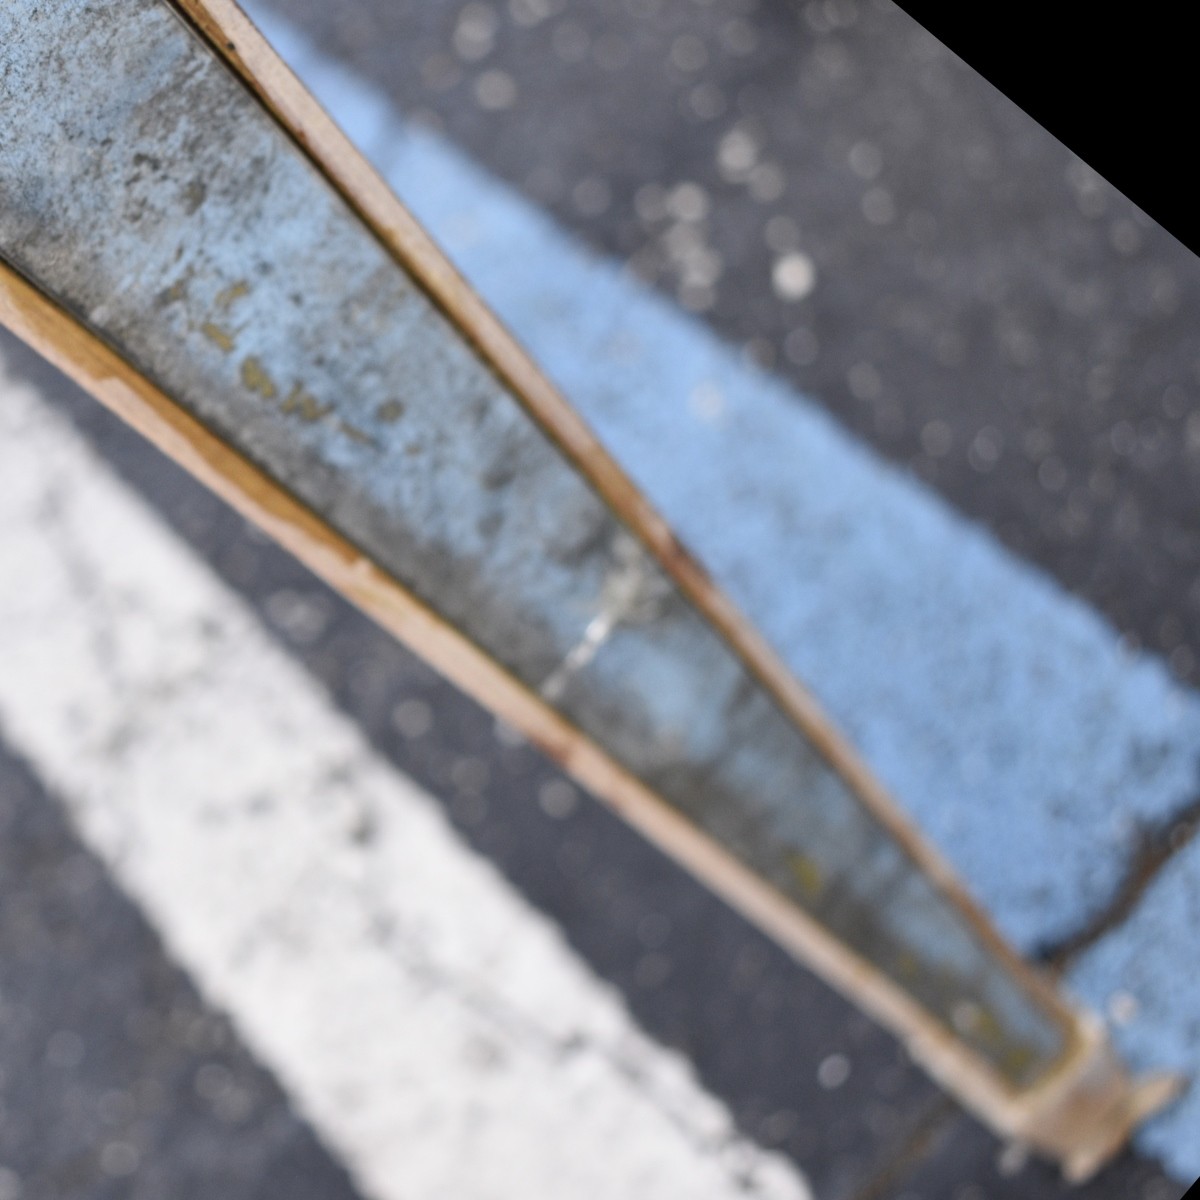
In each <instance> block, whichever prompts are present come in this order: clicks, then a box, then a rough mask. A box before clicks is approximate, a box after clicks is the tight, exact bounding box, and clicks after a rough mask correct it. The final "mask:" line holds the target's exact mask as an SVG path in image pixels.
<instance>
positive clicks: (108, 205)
mask: <svg viewBox="0 0 1200 1200" xmlns="http://www.w3.org/2000/svg"><path fill="white" fill-rule="evenodd" d="M0 113H3V123H2V124H0V258H3V259H4V260H6V261H7V262H8V263H9V264H11V265H12V266H13V267H15V268H16V270H17V271H19V272H20V273H21V274H22V275H24V276H25V277H26V278H27V279H28V280H30V281H32V282H33V283H34V284H35V285H36V287H37V288H39V289H41V290H42V291H43V292H45V293H47V294H48V295H49V296H51V297H52V298H53V299H54V300H55V301H57V303H58V304H59V305H61V306H62V307H63V308H64V309H66V310H67V311H68V312H69V313H70V314H73V315H74V316H75V317H76V318H77V319H78V320H79V321H80V322H81V323H83V324H84V325H86V326H87V327H88V328H89V329H90V330H92V331H93V332H94V333H95V334H97V335H98V336H99V337H100V338H102V339H103V340H104V341H105V342H106V343H107V344H108V345H109V346H110V347H112V348H113V349H114V350H115V351H116V352H117V353H118V354H119V355H120V356H121V357H122V358H123V359H125V360H126V361H127V362H128V363H130V364H131V365H132V366H133V367H134V368H136V370H137V371H138V372H140V373H141V374H143V375H144V376H146V377H147V378H148V379H150V380H152V381H153V382H154V383H155V384H156V385H157V386H158V387H159V388H160V389H161V390H162V391H163V392H164V393H166V395H167V396H169V397H171V398H172V399H173V400H174V401H175V402H176V403H177V404H178V405H180V406H181V407H182V408H184V409H185V410H186V411H187V412H188V413H190V414H192V415H193V416H194V417H196V418H198V420H199V421H200V422H201V423H202V424H203V425H204V426H206V427H208V428H209V429H211V430H213V431H215V432H216V433H217V434H219V435H220V437H221V438H223V439H224V440H225V441H226V442H227V443H228V444H229V445H231V446H232V447H234V448H235V449H236V450H237V451H239V452H240V453H241V454H242V455H244V456H245V458H247V459H249V460H250V461H251V462H253V463H255V464H257V465H258V467H260V468H261V469H262V470H263V471H264V472H265V473H266V474H267V475H268V476H270V477H271V478H272V479H273V480H275V481H277V482H278V483H279V484H280V485H282V487H283V488H284V489H286V491H287V492H288V493H290V494H291V495H293V496H295V497H297V498H299V499H300V500H302V501H303V502H304V504H306V505H307V506H308V508H310V509H311V510H312V511H314V512H315V513H317V514H319V516H320V517H321V518H322V519H323V520H324V521H326V522H327V523H328V524H329V526H330V527H331V528H332V529H334V530H335V531H337V532H338V533H339V534H340V535H342V536H343V537H345V538H346V539H348V540H349V541H350V542H352V543H353V544H354V545H355V546H357V547H358V548H359V549H360V550H361V551H362V552H363V553H364V554H365V555H366V556H368V557H369V558H370V559H371V560H373V561H374V562H375V563H376V564H378V565H379V566H380V567H382V568H383V569H384V570H386V572H388V573H389V574H390V575H391V576H392V577H393V578H394V579H395V580H397V581H398V582H399V583H400V584H401V585H402V586H403V587H404V588H406V589H408V590H409V591H410V592H411V593H413V594H414V595H415V596H417V597H419V598H420V599H421V600H422V601H424V602H425V604H427V605H428V606H429V607H430V608H431V609H433V610H434V611H435V612H436V613H437V614H439V615H440V616H441V617H442V618H444V619H445V621H447V622H448V623H449V624H451V625H452V626H454V627H455V628H456V629H458V630H459V631H461V632H462V633H463V634H465V635H466V637H467V638H469V639H470V641H471V642H473V643H474V644H475V645H476V646H478V647H479V648H481V649H482V650H483V651H484V652H485V653H486V654H487V655H488V656H489V657H490V658H492V659H494V660H495V661H497V662H498V663H500V664H501V665H502V666H503V667H504V668H505V669H506V670H507V671H508V672H510V673H511V674H512V675H514V676H515V677H516V678H517V679H519V680H520V681H521V682H522V683H524V684H525V685H527V686H528V687H529V688H530V689H533V690H535V691H537V692H539V693H540V694H541V695H542V696H543V697H544V698H545V700H546V701H547V702H548V703H549V704H550V705H552V706H553V707H554V708H556V709H557V710H558V711H559V712H560V713H562V714H564V715H565V716H566V717H567V718H568V719H569V720H570V722H572V723H573V724H574V725H575V726H576V727H577V728H578V729H579V730H580V731H582V733H583V734H584V735H586V737H587V738H589V739H591V740H592V741H593V742H594V743H596V744H597V745H598V746H599V747H600V748H601V749H602V750H603V751H605V752H606V753H607V754H608V755H610V756H611V757H612V758H613V759H615V760H616V762H618V763H619V764H621V765H622V766H623V767H624V768H626V769H627V770H628V771H629V772H631V773H632V774H633V775H634V776H636V777H637V778H638V779H640V780H641V781H642V782H643V783H644V784H646V785H648V787H649V788H650V789H651V790H652V791H653V792H655V793H657V794H658V795H659V796H661V797H662V798H663V799H665V800H666V801H667V802H668V803H669V804H670V805H671V806H672V807H673V808H674V809H675V810H676V811H677V812H679V813H681V814H683V815H684V816H685V817H686V818H687V820H688V821H690V822H691V823H693V824H694V825H695V826H698V827H699V828H700V829H702V830H703V831H705V832H706V833H707V834H709V835H711V837H712V838H713V839H715V840H716V841H717V842H719V843H720V844H721V845H722V846H723V847H724V848H725V849H726V850H728V851H730V852H732V853H733V854H734V855H735V856H736V857H737V858H738V859H739V860H741V861H742V862H743V863H744V864H746V865H748V866H749V867H750V868H751V869H752V870H753V871H754V872H755V873H756V874H757V875H758V876H759V877H761V878H763V879H765V880H766V881H768V882H769V883H770V884H771V885H773V887H774V888H775V889H777V890H778V891H779V892H781V893H783V894H784V895H785V896H786V897H787V898H788V899H789V900H790V901H791V902H793V903H794V904H796V905H798V906H799V907H800V908H801V909H803V910H804V911H805V912H807V913H808V914H810V915H811V916H812V917H813V918H814V919H815V920H816V921H817V922H819V923H820V925H822V926H823V927H824V928H826V929H827V930H828V931H830V932H831V933H832V934H833V935H834V936H835V937H836V938H837V939H838V940H839V941H840V942H841V943H842V944H844V945H845V946H846V947H848V948H849V949H850V950H851V951H852V952H853V953H854V954H856V955H857V956H859V957H860V958H861V959H863V960H865V961H866V962H867V963H869V964H870V965H871V966H872V967H873V968H874V969H875V970H877V971H878V972H880V973H881V974H882V975H883V976H885V977H886V978H888V979H889V980H891V981H892V983H893V984H895V985H896V986H897V987H898V988H900V989H902V990H903V991H904V992H905V993H907V994H908V995H909V996H911V997H912V998H913V999H914V1000H915V1001H916V1002H917V1003H918V1004H919V1005H920V1006H921V1007H922V1008H923V1009H924V1010H926V1011H927V1012H928V1013H929V1014H930V1016H931V1018H932V1020H934V1021H936V1022H938V1023H940V1024H941V1025H942V1026H943V1027H944V1028H945V1030H946V1032H947V1034H948V1036H950V1037H953V1038H956V1039H959V1040H960V1041H961V1042H963V1043H965V1044H966V1045H967V1046H969V1047H970V1048H971V1049H972V1050H973V1051H974V1052H975V1053H976V1054H977V1055H978V1056H979V1057H980V1058H981V1059H982V1060H983V1061H984V1062H986V1063H987V1064H988V1065H989V1066H990V1068H991V1069H992V1070H993V1071H994V1072H995V1073H996V1075H997V1077H998V1078H999V1079H1000V1080H1001V1081H1003V1082H1005V1083H1007V1085H1009V1086H1011V1087H1012V1088H1013V1089H1016V1090H1019V1089H1021V1088H1023V1087H1028V1086H1029V1085H1031V1084H1034V1083H1035V1082H1036V1081H1038V1080H1039V1079H1042V1078H1044V1077H1046V1076H1047V1075H1048V1074H1049V1073H1050V1072H1052V1070H1053V1069H1054V1068H1055V1067H1056V1066H1057V1065H1058V1064H1060V1063H1061V1061H1062V1060H1063V1058H1064V1056H1065V1055H1067V1054H1068V1052H1069V1051H1070V1050H1071V1048H1072V1047H1071V1045H1070V1042H1071V1036H1072V1035H1071V1028H1070V1024H1069V1022H1068V1021H1067V1020H1065V1019H1064V1016H1063V1012H1062V1011H1059V1010H1058V1009H1057V1008H1055V1007H1053V1006H1049V1005H1047V1004H1046V1003H1045V1001H1044V998H1043V997H1041V996H1040V995H1038V994H1035V992H1034V991H1033V990H1032V989H1031V988H1030V987H1029V986H1028V980H1027V979H1025V978H1022V977H1020V976H1019V975H1018V974H1016V973H1014V972H1013V971H1012V970H1010V969H1009V965H1008V964H1006V963H1005V962H1003V961H1001V960H1000V959H998V958H997V957H996V955H995V954H994V953H993V950H992V947H990V946H989V945H988V944H987V942H986V940H985V939H982V938H981V937H980V934H979V932H978V929H977V927H976V926H975V924H973V923H972V922H971V921H970V920H968V919H967V917H966V916H965V915H964V912H963V911H962V910H961V908H960V907H959V906H958V905H956V904H955V903H953V902H952V901H951V900H950V899H949V898H948V897H947V896H946V895H945V894H944V892H943V891H942V890H941V889H939V888H938V887H937V886H935V884H934V883H933V882H932V881H931V880H930V879H929V878H928V877H927V875H926V874H924V873H923V872H922V871H921V870H919V869H918V866H917V864H916V863H915V862H914V861H913V859H912V857H911V855H910V854H909V852H908V851H907V850H906V849H905V847H904V846H903V845H902V844H901V843H900V842H898V841H897V840H896V839H895V838H894V837H893V836H892V834H891V832H890V831H889V830H888V829H887V828H886V827H885V825H884V824H883V823H881V821H880V820H879V817H878V815H877V814H876V813H875V812H873V811H872V809H871V808H870V806H868V805H865V804H864V803H862V801H861V799H860V798H859V796H858V795H856V794H855V791H854V790H853V789H852V788H851V787H850V786H849V785H848V784H847V783H846V782H845V781H844V779H843V777H842V775H841V774H839V772H837V771H835V770H834V769H833V768H832V767H831V766H830V764H829V763H828V762H827V761H826V758H825V757H824V756H823V754H822V753H821V752H820V751H819V750H818V748H816V747H815V746H814V745H813V744H812V743H811V741H810V740H809V739H807V738H806V737H805V736H804V734H803V733H802V732H801V731H800V730H799V729H798V728H797V726H796V725H795V723H794V722H793V721H792V720H790V719H789V718H788V716H787V715H785V713H784V712H783V711H782V710H781V708H780V707H779V704H778V703H777V701H776V699H774V698H773V697H772V695H771V694H770V692H769V691H768V690H767V689H765V688H764V687H763V686H762V685H761V683H760V681H759V680H758V678H756V676H755V675H754V674H753V673H752V672H751V671H750V670H748V669H747V667H746V665H744V663H743V661H742V659H741V658H740V657H739V655H738V654H737V653H735V651H734V650H733V649H732V648H731V647H730V646H729V645H728V644H727V643H726V641H725V640H724V639H723V638H722V637H721V636H719V635H718V633H717V632H716V631H715V630H714V629H713V627H712V626H711V625H710V624H709V623H708V621H706V620H705V619H704V617H703V616H702V615H701V613H700V612H698V611H697V609H696V608H695V607H694V605H693V603H692V601H691V600H689V599H688V598H686V597H685V596H684V595H683V594H682V592H681V591H680V589H679V587H678V586H677V585H676V582H675V581H674V580H673V579H672V578H671V577H670V575H669V574H668V573H667V572H665V571H664V570H663V568H662V566H661V565H660V564H659V562H658V561H657V560H656V559H655V558H654V557H653V556H652V555H650V554H649V553H648V552H647V551H646V549H645V548H644V546H643V545H642V542H641V541H640V540H639V538H638V537H637V536H636V530H631V529H630V528H628V527H627V526H626V525H625V524H624V523H623V522H622V520H621V519H619V518H618V516H617V515H616V514H615V513H614V511H613V510H612V509H611V508H610V507H609V506H608V505H607V504H606V503H605V502H604V500H602V499H601V496H600V495H599V494H598V493H597V491H596V490H594V488H593V487H592V485H591V484H590V483H589V482H588V481H587V480H586V479H585V478H584V477H583V476H582V475H581V474H580V473H579V472H578V471H577V469H576V468H575V467H574V466H573V465H572V463H571V462H570V461H569V460H568V458H567V457H565V456H564V454H563V453H562V451H561V449H560V448H559V447H558V446H557V445H556V444H555V442H554V441H553V440H552V439H551V438H550V437H548V436H547V434H546V433H545V432H543V430H542V429H541V428H540V427H539V425H538V424H537V422H535V421H534V420H533V419H532V418H531V416H530V414H529V412H528V411H527V409H526V407H525V406H524V405H523V404H522V403H521V402H520V398H519V397H518V396H515V395H514V394H513V392H512V391H511V390H510V389H509V388H508V387H506V386H505V385H504V384H503V383H502V382H501V381H500V379H499V378H498V376H497V374H496V373H495V372H494V371H493V370H492V369H491V368H490V367H489V366H488V365H487V364H486V363H485V362H484V361H482V360H481V358H480V356H479V355H478V354H477V352H476V351H475V350H474V349H473V348H472V345H471V344H470V342H469V341H468V340H467V339H466V338H464V336H463V335H462V332H461V331H460V330H459V329H457V328H456V327H455V325H454V324H453V323H452V322H451V321H450V320H448V319H447V317H446V316H445V315H443V314H442V313H441V312H440V311H439V309H438V308H437V307H436V306H435V305H434V304H433V303H431V301H430V299H429V298H428V297H427V295H426V294H425V292H424V291H423V290H422V289H421V287H419V286H418V285H417V283H416V282H415V281H414V280H413V278H411V277H410V276H409V275H408V274H407V273H406V272H405V271H404V270H402V269H401V268H400V266H398V264H397V262H396V260H395V258H394V257H393V255H392V254H391V253H390V252H389V250H388V248H387V247H386V246H385V245H383V244H382V243H381V241H380V240H379V239H378V238H377V237H376V236H375V234H374V232H372V230H371V229H370V228H369V227H368V226H367V225H366V224H365V223H364V222H363V221H362V220H361V219H360V217H359V216H358V215H357V214H356V213H355V212H354V211H353V209H352V208H351V207H350V205H349V204H348V203H347V202H346V200H345V199H344V198H343V196H342V195H341V194H340V193H339V192H338V190H337V189H336V188H334V187H333V186H331V184H330V182H329V180H328V179H327V178H326V177H325V175H324V174H323V173H322V172H321V171H320V170H319V169H318V168H317V166H316V165H314V163H313V162H312V161H311V160H310V159H309V157H308V156H307V155H306V154H305V153H304V152H303V150H302V149H301V148H300V147H299V146H298V145H297V144H296V142H295V141H293V140H292V139H291V138H290V137H289V136H288V135H287V133H286V132H285V131H284V129H282V128H281V126H280V124H279V123H278V122H277V121H276V119H275V118H274V117H273V116H272V114H271V113H270V112H269V111H268V110H267V109H266V108H265V107H264V106H263V105H262V104H261V103H260V102H259V100H258V99H257V98H256V97H255V96H254V95H252V94H251V92H250V91H248V90H247V89H246V88H245V87H244V86H243V84H242V82H241V81H240V80H239V79H238V78H237V76H236V75H235V74H234V73H233V72H231V71H230V70H229V68H228V67H227V65H226V64H225V63H224V62H223V61H222V60H221V59H220V58H219V57H218V56H217V55H215V54H214V53H213V51H212V50H211V49H210V47H209V46H208V45H207V44H206V43H205V42H204V41H203V40H202V39H201V38H200V37H198V36H197V35H196V33H195V32H194V30H193V29H192V28H191V27H190V26H189V25H188V24H187V23H186V22H185V21H184V20H183V19H181V17H180V15H179V14H178V13H177V12H176V11H175V9H174V8H173V7H171V6H170V5H169V4H167V3H165V2H164V0H89V2H88V3H86V4H84V3H82V2H76V0H6V3H5V4H4V5H3V6H2V7H0Z"/></svg>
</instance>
